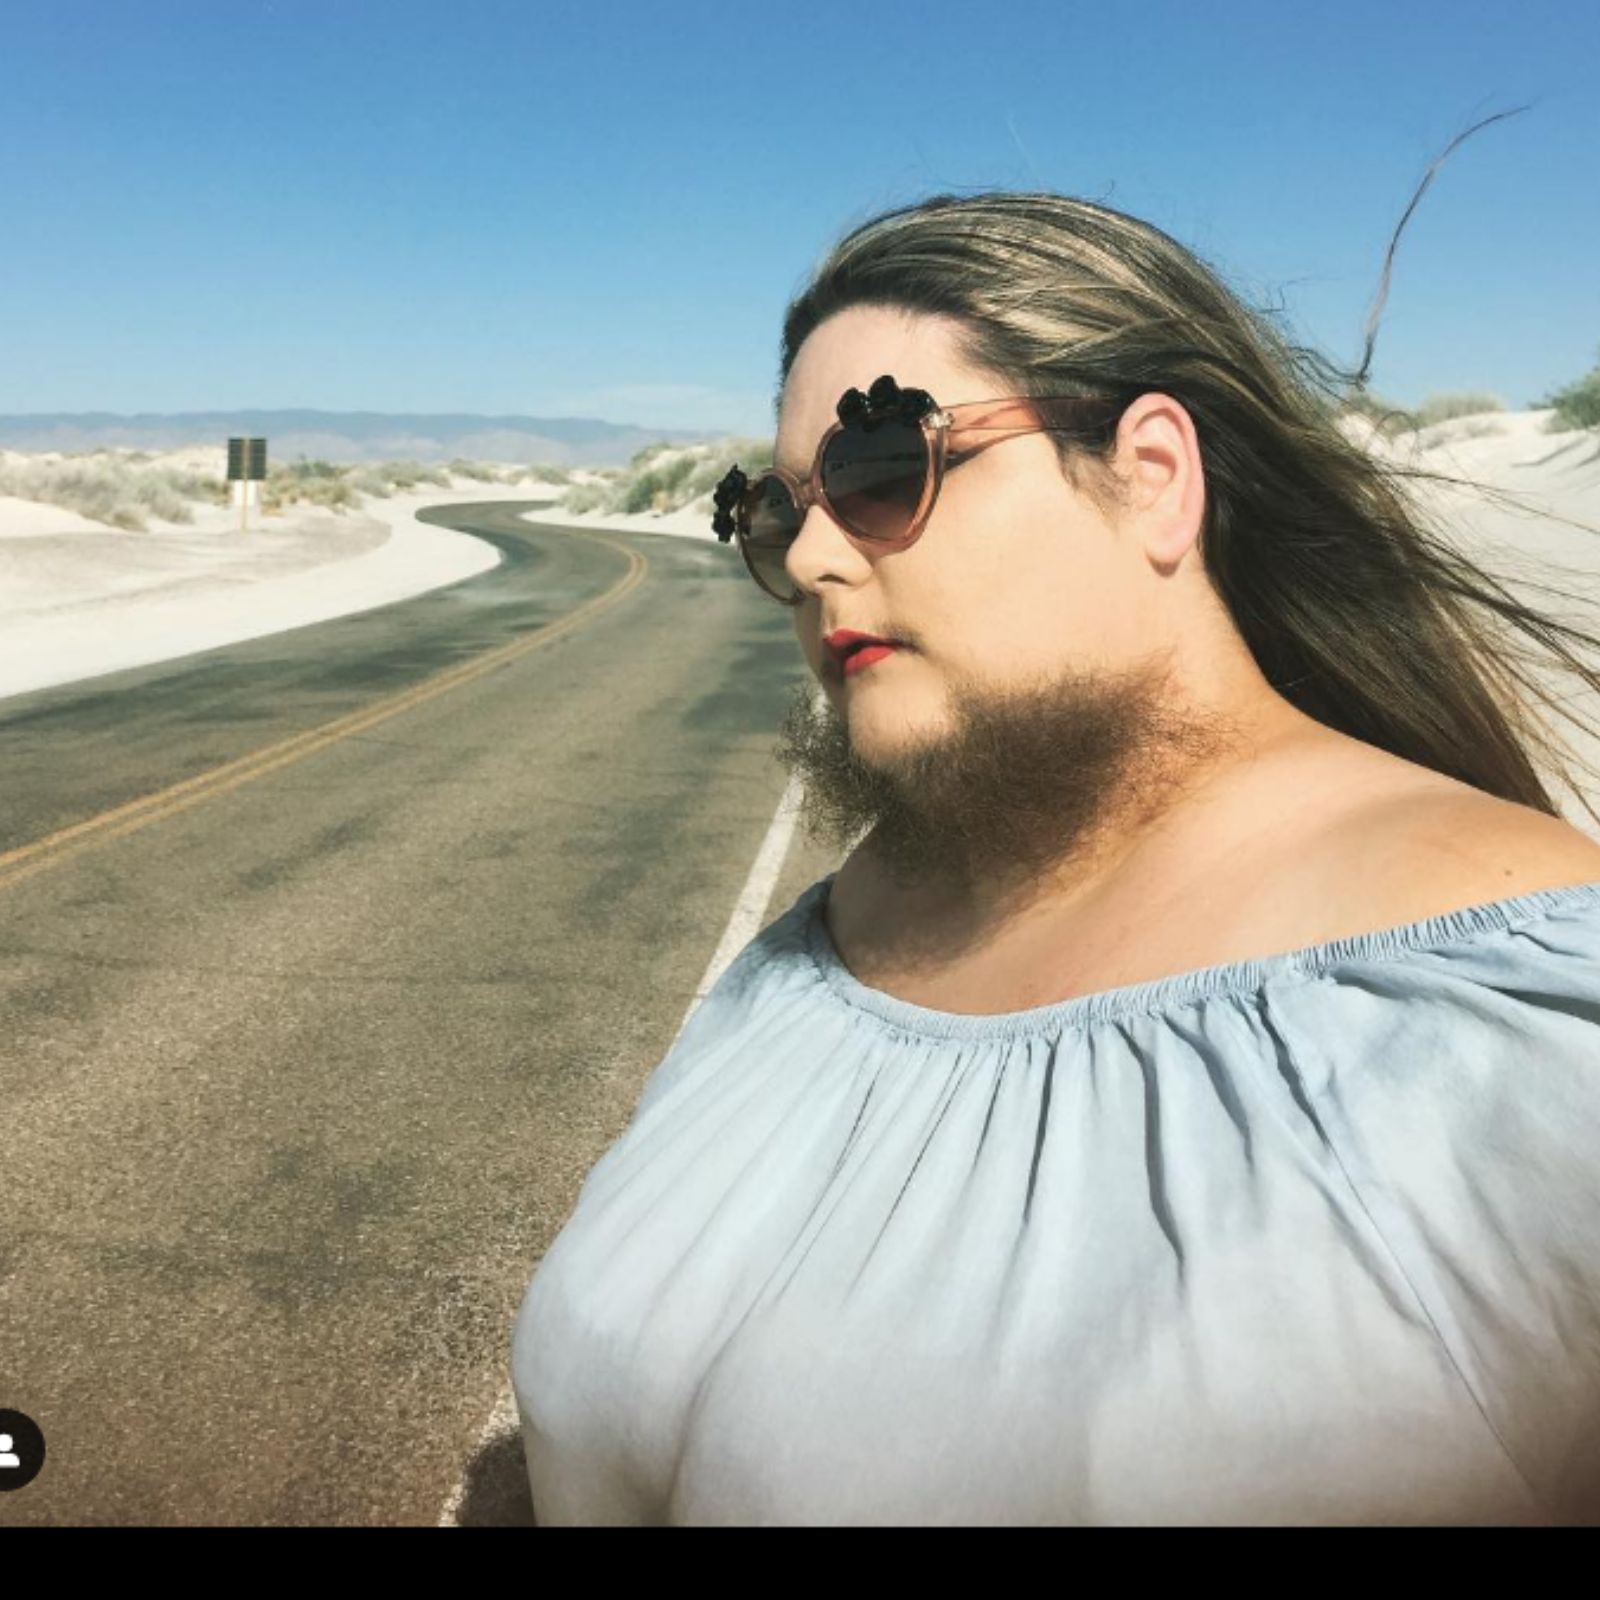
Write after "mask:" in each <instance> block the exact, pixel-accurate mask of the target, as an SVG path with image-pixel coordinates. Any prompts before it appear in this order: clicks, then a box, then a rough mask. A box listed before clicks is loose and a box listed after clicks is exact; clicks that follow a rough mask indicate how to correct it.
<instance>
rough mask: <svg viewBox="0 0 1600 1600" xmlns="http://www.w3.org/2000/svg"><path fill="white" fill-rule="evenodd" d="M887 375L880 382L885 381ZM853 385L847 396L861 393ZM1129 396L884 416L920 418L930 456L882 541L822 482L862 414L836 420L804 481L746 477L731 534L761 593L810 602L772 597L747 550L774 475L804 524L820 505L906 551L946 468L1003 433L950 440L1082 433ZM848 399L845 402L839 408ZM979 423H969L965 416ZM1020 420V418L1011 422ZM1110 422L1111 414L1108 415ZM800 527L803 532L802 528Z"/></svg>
mask: <svg viewBox="0 0 1600 1600" xmlns="http://www.w3.org/2000/svg"><path fill="white" fill-rule="evenodd" d="M882 381H883V380H882V379H880V380H879V382H880V383H881V382H882ZM858 392H859V391H855V390H851V391H849V393H852V394H854V393H858ZM1131 403H1132V402H1131V401H1128V400H1118V399H1117V398H1116V397H1115V396H1112V395H1106V394H1094V395H1047V396H1034V395H1007V396H1005V397H1003V398H1001V399H996V400H970V401H967V402H965V403H964V404H962V405H955V406H945V407H943V408H942V409H941V408H939V407H937V406H934V407H932V408H931V409H929V410H928V411H926V412H925V413H924V414H923V415H922V416H920V417H917V418H915V419H912V418H909V417H905V416H903V415H902V416H900V417H898V418H896V417H892V416H891V417H888V418H886V419H885V420H899V421H910V420H915V421H916V422H917V424H918V426H919V429H920V431H921V434H922V440H923V447H924V450H925V461H924V466H923V488H922V498H921V499H920V500H919V501H918V503H917V508H916V511H915V512H914V513H913V515H912V518H911V522H910V524H909V525H908V527H907V529H906V531H905V532H904V533H903V534H900V535H898V536H897V537H895V538H889V539H886V538H883V537H881V536H878V535H875V534H869V533H862V532H860V531H859V530H857V529H855V528H852V527H851V526H850V524H849V523H848V522H846V521H845V519H844V517H843V516H841V515H840V513H839V511H838V510H837V508H836V507H835V506H834V505H833V502H832V501H831V500H829V498H828V492H827V490H826V488H824V486H823V482H822V458H823V456H824V455H825V454H826V453H827V449H828V446H829V444H831V443H832V442H833V439H834V437H835V435H837V434H839V433H841V432H843V431H845V430H846V429H847V428H859V427H860V423H859V420H857V419H856V418H852V419H851V420H849V421H844V420H841V421H838V422H835V423H833V424H832V425H831V426H830V427H829V428H828V429H827V431H826V432H825V433H824V434H823V435H822V437H821V439H819V440H818V441H817V449H816V453H815V455H814V456H813V457H812V460H811V470H810V472H809V473H808V474H807V475H806V477H805V478H803V479H801V478H797V477H796V476H795V475H794V474H793V473H792V472H789V471H786V470H785V469H784V468H782V467H777V466H773V467H767V468H764V469H763V470H762V471H761V472H760V473H758V474H757V475H756V476H755V477H754V478H751V479H750V480H748V482H747V483H746V484H745V486H744V487H743V489H742V490H741V491H740V492H739V493H738V495H737V497H736V498H734V497H731V496H730V497H729V499H728V501H727V506H728V509H729V510H730V511H731V513H732V522H733V533H734V534H735V535H737V539H738V544H739V553H740V555H741V556H743V558H744V564H745V567H746V568H747V570H748V571H749V573H750V576H751V577H752V578H754V579H755V582H756V586H757V587H758V588H759V589H760V590H761V592H762V593H763V594H766V595H771V596H772V598H773V599H774V600H776V601H777V602H778V604H779V605H784V606H790V607H793V606H798V605H800V604H802V603H803V601H804V600H805V594H804V592H801V593H799V594H796V595H794V596H793V597H789V598H786V597H785V596H783V595H780V594H774V593H773V591H772V590H771V589H769V588H768V587H767V586H766V584H765V583H763V582H762V581H761V578H760V576H759V575H758V574H757V572H756V569H755V564H754V562H753V561H752V560H751V559H750V552H749V549H748V548H747V547H746V543H745V540H746V537H747V536H748V534H749V532H750V515H751V512H752V511H753V510H754V508H755V505H756V501H757V499H758V498H759V497H760V495H761V493H762V487H763V485H764V484H765V482H766V480H767V479H768V478H777V479H778V480H779V481H780V482H781V483H782V484H783V485H784V487H785V488H786V489H787V490H788V492H789V496H790V498H791V499H792V500H793V501H794V504H795V508H796V510H797V511H798V513H799V516H800V522H801V523H802V524H803V523H804V522H805V518H806V513H807V512H808V511H809V510H810V509H811V507H812V506H813V505H820V506H821V507H822V508H823V509H824V510H825V511H826V512H827V513H828V515H829V516H830V517H832V518H833V520H834V522H836V523H837V524H838V525H839V528H840V529H841V530H842V531H843V533H844V534H845V536H846V537H847V538H850V539H852V540H854V541H856V542H857V543H858V544H862V545H865V546H867V547H868V548H870V549H874V550H878V551H882V552H894V551H900V550H908V549H910V547H911V546H912V545H914V544H915V543H916V542H917V540H918V539H919V538H921V536H922V530H923V529H924V528H925V527H926V526H927V523H928V519H929V518H930V517H931V516H932V515H933V507H934V504H935V502H936V501H937V500H938V498H939V490H940V489H941V488H942V487H943V485H944V478H945V473H946V472H947V471H950V470H953V469H954V468H955V467H958V466H961V465H962V464H963V463H964V462H966V461H969V460H971V459H972V457H973V456H975V455H977V454H978V453H979V452H980V451H982V450H986V449H988V447H989V446H990V445H992V444H1000V443H1003V442H1004V441H1003V440H1002V439H999V438H991V439H981V440H979V441H978V442H977V443H975V444H972V445H970V446H966V445H962V444H960V443H959V442H958V443H956V444H954V445H953V443H952V440H953V439H954V440H956V441H961V440H964V439H965V438H966V436H967V435H968V434H976V433H992V434H1006V435H1009V436H1011V437H1014V438H1021V437H1022V436H1023V435H1025V434H1030V433H1079V432H1082V431H1083V429H1084V427H1085V425H1086V423H1087V422H1089V421H1091V420H1094V414H1095V413H1096V412H1097V411H1101V410H1103V408H1105V407H1108V406H1115V407H1116V413H1115V415H1116V417H1118V418H1120V417H1121V415H1122V413H1123V411H1125V410H1126V409H1127V407H1128V406H1129V405H1130V404H1131ZM843 404H844V402H842V401H841V406H843ZM978 417H987V418H988V419H989V420H988V421H986V422H983V421H978V420H975V419H976V418H978ZM968 418H971V419H974V420H964V419H968ZM1008 419H1014V420H1008ZM1107 420H1111V419H1109V418H1108V419H1107ZM736 473H737V474H738V475H739V476H740V477H742V476H743V474H742V473H738V468H737V466H735V467H734V468H733V470H732V471H731V472H730V473H729V474H728V477H726V478H724V480H723V482H724V483H727V482H728V481H729V479H731V478H733V477H734V474H736ZM797 531H798V530H797ZM727 537H728V535H727V534H725V533H724V534H719V538H722V539H724V540H726V538H727Z"/></svg>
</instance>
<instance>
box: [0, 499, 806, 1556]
mask: <svg viewBox="0 0 1600 1600" xmlns="http://www.w3.org/2000/svg"><path fill="white" fill-rule="evenodd" d="M526 504H527V503H526V502H498V503H496V502H486V503H483V504H474V505H466V506H462V505H454V506H449V507H438V508H434V509H432V510H430V511H428V512H425V513H423V514H422V516H423V520H427V521H434V522H438V523H440V524H442V525H444V526H447V527H452V528H458V529H461V530H462V531H465V532H470V533H473V534H475V535H477V536H478V537H480V538H483V539H487V540H490V541H492V542H493V543H494V544H496V545H498V546H499V547H500V548H501V549H503V550H504V551H505V553H506V560H505V561H504V562H503V563H502V564H501V565H499V566H497V567H495V568H493V569H491V570H490V571H488V572H485V573H482V574H479V575H477V576H475V577H472V578H469V579H466V580H464V581H462V582H460V583H456V584H453V585H451V586H449V587H447V588H443V589H438V590H434V591H431V592H429V593H427V594H424V595H420V596H417V597H415V598H413V599H410V600H406V601H404V602H402V603H399V604H396V605H393V606H389V607H386V608H382V609H379V610H375V611H368V612H363V613H359V614H357V615H353V616H349V617H343V618H338V619H335V620H332V621H329V622H322V623H317V624H314V625H312V626H309V627H304V628H298V629H295V630H292V631H290V632H286V633H279V634H274V635H271V636H268V637H265V638H261V639H254V640H249V641H246V642H244V643H241V644H237V645H231V646H228V647H226V648H223V649H217V650H211V651H207V652H205V653H203V654H200V655H194V656H188V657H185V658H183V659H180V660H176V661H169V662H162V663H159V664H156V665H152V666H148V667H142V668H139V669H137V670H133V671H128V672H120V673H115V674H111V675H108V676H105V677H101V678H96V679H92V680H89V681H86V682H82V683H78V684H73V685H67V686H62V687H59V688H55V689H49V690H43V691H39V692H37V693H34V694H28V695H21V696H17V697H15V698H13V699H9V700H7V701H6V702H5V703H4V705H0V772H3V773H4V805H3V806H0V1096H3V1101H0V1103H3V1106H4V1110H5V1120H4V1127H5V1138H4V1146H3V1163H0V1171H3V1177H0V1408H11V1409H17V1410H21V1411H25V1412H27V1413H28V1414H29V1415H30V1416H32V1417H33V1419H34V1420H35V1421H36V1422H37V1423H38V1424H39V1425H40V1426H41V1427H42V1429H43V1431H44V1436H45V1442H46V1448H47V1457H46V1461H45V1465H44V1469H43V1471H42V1472H41V1473H40V1475H39V1476H38V1477H37V1478H36V1479H35V1480H34V1481H33V1482H32V1483H31V1484H29V1485H27V1487H25V1488H23V1489H21V1490H17V1491H14V1492H11V1493H8V1494H0V1525H6V1524H13V1525H18V1524H35V1525H44V1524H55V1525H68V1524H70V1525H85V1524H116V1525H123V1526H126V1525H132V1524H166V1525H178V1524H182V1525H195V1524H255V1525H287V1524H347V1525H375V1526H393V1525H425V1526H432V1525H434V1524H435V1523H436V1522H437V1521H438V1519H439V1510H440V1506H441V1504H444V1503H445V1502H446V1501H447V1499H449V1498H450V1497H451V1496H452V1494H455V1495H456V1496H457V1498H458V1499H459V1502H460V1510H459V1512H458V1513H457V1514H456V1518H455V1520H457V1521H459V1522H462V1523H466V1524H474V1523H477V1524H484V1523H502V1524H503V1523H523V1524H526V1523H528V1522H529V1521H531V1512H530V1507H529V1504H528V1488H527V1479H526V1475H525V1472H524V1467H523V1463H522V1459H521V1449H520V1444H519V1443H518V1442H517V1441H516V1439H515V1437H514V1436H513V1437H511V1438H506V1437H504V1436H502V1437H500V1438H498V1439H497V1440H496V1441H495V1442H493V1444H492V1445H490V1446H487V1447H483V1448H481V1449H480V1448H479V1441H480V1439H481V1438H482V1429H483V1423H484V1418H485V1416H486V1415H488V1414H489V1413H490V1411H491V1408H492V1407H493V1406H494V1405H495V1402H496V1398H497V1396H500V1395H502V1394H503V1392H504V1390H505V1388H506V1385H507V1381H508V1377H509V1346H510V1334H511V1324H512V1320H513V1318H514V1316H515V1314H516V1309H517V1306H518V1305H519V1303H520V1301H521V1298H522V1294H523V1291H524V1290H525V1288H526V1286H527V1281H528V1278H529V1277H530V1275H531V1273H532V1271H533V1268H534V1266H535V1265H536V1263H537V1261H538V1259H539V1257H540V1255H541V1254H542V1252H543V1251H544V1249H545V1248H546V1247H547V1246H548V1244H549V1242H550V1240H551V1239H552V1238H553V1237H554V1235H555V1233H556V1232H557V1231H558V1230H559V1228H560V1227H561V1225H562V1223H563V1222H564V1221H565V1219H566V1217H567V1215H568V1214H569V1213H570V1210H571V1207H572V1205H573V1203H574V1201H575V1200H576V1198H577V1193H578V1189H579V1186H580V1185H581V1184H582V1181H583V1179H584V1177H585V1175H586V1174H587V1172H588V1170H589V1168H590V1167H591V1166H592V1165H593V1163H594V1162H595V1160H596V1159H598V1157H599V1156H600V1154H601V1153H602V1152H603V1151H604V1149H605V1148H606V1146H607V1145H609V1144H610V1143H611V1141H612V1140H613V1139H614V1138H615V1137H616V1136H617V1135H618V1134H619V1133H620V1132H621V1131H622V1129H623V1127H624V1126H625V1125H626V1123H627V1121H628V1118H629V1117H630V1115H631V1114H632V1110H633V1106H634V1103H635V1101H636V1100H637V1097H638V1093H639V1090H640V1089H641V1088H642V1086H643V1083H644V1080H645V1078H646V1077H647V1076H648V1075H649V1072H650V1071H651V1069H652V1068H653V1067H654V1066H655V1064H656V1063H657V1061H659V1060H660V1058H661V1057H662V1056H663V1055H664V1054H665V1052H666V1050H667V1048H668V1047H669V1045H670V1044H671V1042H672V1040H673V1038H674V1037H675V1036H676V1033H677V1030H678V1028H679V1026H680V1024H681V1022H682V1020H683V1016H684V1013H685V1009H686V1008H687V1007H688V1005H689V1004H690V1002H691V999H692V997H693V995H694V992H695V987H696V984H697V983H698V981H699V980H700V978H701V976H702V974H703V973H704V971H705V968H706V962H707V960H708V957H709V956H710V953H711V952H712V950H713V948H714V947H715V946H716V945H717V941H718V938H719V936H720V935H721V934H722V932H723V929H724V927H725V925H726V923H727V919H728V914H729V909H730V906H731V905H732V903H733V901H734V899H735V897H736V895H737V894H738V891H739V888H740V885H741V884H742V882H743V881H744V878H745V875H746V872H747V870H748V868H749V865H750V862H751V858H752V857H753V856H754V855H755V853H756V851H757V849H758V848H759V846H760V845H761V842H762V840H763V837H764V835H766V833H767V831H768V828H769V825H770V824H771V822H772V818H773V813H774V811H775V809H776V808H777V806H778V803H779V800H780V797H781V796H782V794H783V791H784V788H785V784H786V781H787V778H786V774H785V773H784V772H783V770H782V769H781V768H780V767H779V766H778V765H777V764H776V762H774V761H773V760H772V757H771V751H772V746H773V742H774V736H775V734H776V731H777V727H778V723H779V719H780V717H781V714H782V709H783V706H784V704H785V702H786V701H787V698H788V696H789V693H790V691H791V688H792V686H793V685H794V684H796V683H798V682H805V681H808V680H809V676H810V675H809V673H808V672H807V670H806V668H805V664H804V662H803V660H802V658H801V656H800V652H799V648H798V646H797V645H796V643H795V641H794V638H793V634H792V632H791V628H790V619H789V615H788V613H787V612H785V611H783V610H782V609H781V608H780V607H778V606H776V605H773V604H772V603H771V602H770V601H767V600H765V599H764V598H763V597H762V596H761V595H760V594H759V593H758V592H757V591H756V589H755V587H754V585H753V584H752V583H751V582H750V580H749V578H748V577H747V576H746V574H745V572H744V569H743V567H742V565H741V563H740V561H739V557H738V555H737V553H736V552H735V551H734V550H732V549H730V548H728V547H726V546H722V545H720V544H715V543H712V542H709V541H707V542H700V541H695V540H688V539H682V538H673V537H669V536H663V535H650V534H635V533H620V532H612V531H606V532H603V533H602V532H598V531H595V530H585V529H558V528H551V527H546V526H535V525H532V524H529V523H526V522H522V521H520V520H519V519H518V517H517V512H518V511H519V510H521V509H524V508H525V506H526ZM835 865H837V861H836V860H834V859H832V858H830V857H828V856H825V855H822V854H819V853H818V852H817V851H816V849H815V848H814V847H813V846H811V845H810V844H809V843H807V842H805V841H803V840H802V839H800V838H797V839H796V840H795V842H794V844H793V847H792V848H791V849H790V850H789V853H788V855H787V856H786V857H785V859H784V864H783V870H782V873H781V875H780V877H779V880H778V883H777V885H776V887H775V888H774V890H773V894H772V898H771V901H770V910H769V912H768V914H767V916H766V917H765V918H764V919H763V921H764V922H765V921H770V920H772V918H773V917H775V916H776V915H777V914H778V913H779V912H781V911H783V910H785V909H787V907H788V906H789V905H790V904H791V903H792V901H793V899H794V897H795V896H796V895H797V894H798V893H799V892H800V891H801V890H802V889H804V888H805V887H806V886H807V885H808V884H809V883H811V882H813V881H814V880H815V879H816V878H817V877H819V876H821V875H822V874H823V873H825V872H827V871H830V870H832V868H833V867H834V866H835ZM475 1451H476V1452H477V1453H476V1454H475Z"/></svg>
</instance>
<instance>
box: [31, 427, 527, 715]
mask: <svg viewBox="0 0 1600 1600" xmlns="http://www.w3.org/2000/svg"><path fill="white" fill-rule="evenodd" d="M191 453H192V454H196V455H199V454H203V453H204V452H200V451H196V452H191ZM182 454H183V453H182V452H173V453H171V454H169V455H168V456H165V457H162V458H161V459H162V460H163V461H164V462H167V463H170V464H182V465H195V466H202V467H204V468H205V469H206V470H208V471H215V472H216V473H217V475H218V476H220V475H221V471H222V470H223V469H222V468H219V467H217V465H216V463H215V462H213V461H211V460H209V459H205V460H197V461H195V462H192V463H191V462H189V461H187V460H184V461H182V462H179V461H177V460H175V458H176V457H178V456H180V455H182ZM16 459H17V458H16V456H14V455H13V456H12V457H11V460H12V461H15V460H16ZM558 492H559V491H558V490H557V489H556V488H554V487H553V486H552V485H550V484H544V483H539V482H537V481H535V480H532V479H528V480H524V481H523V482H522V483H512V484H495V483H484V482H479V481H477V480H474V479H470V478H454V479H452V480H451V485H450V487H448V488H444V487H437V486H431V485H430V486H425V487H424V488H421V489H419V490H418V491H416V492H413V493H409V494H404V495H396V496H392V497H388V498H384V499H377V498H372V499H367V500H365V501H364V502H363V503H362V505H361V507H360V509H359V511H355V512H339V513H334V512H331V511H325V510H322V509H320V508H317V507H314V506H300V507H291V508H289V509H288V510H286V511H285V512H283V513H280V514H277V515H274V516H263V515H262V513H261V512H260V511H259V510H258V509H255V508H252V509H251V511H250V513H249V527H248V530H247V531H244V532H241V531H240V527H239V521H240V517H239V511H238V509H237V508H236V507H226V506H217V505H212V504H207V503H200V502H195V503H193V505H192V509H193V512H194V521H193V522H192V523H182V522H171V521H166V520H163V519H160V518H151V519H150V522H149V525H148V527H147V528H146V529H145V530H143V531H140V532H130V531H128V530H126V529H121V528H113V527H107V526H106V525H105V524H103V523H98V522H95V521H93V520H92V519H90V518H88V517H84V516H81V515H79V514H78V513H76V512H73V511H67V510H64V509H62V508H61V507H58V506H50V505H43V504H40V503H38V502H36V501H28V500H19V499H16V498H15V497H10V496H0V699H4V698H5V697H7V696H12V695H18V694H25V693H28V692H29V691H31V690H35V689H44V688H52V687H54V686H56V685H59V684H64V683H76V682H78V681H80V680H82V679H85V678H93V677H98V676H99V675H100V674H102V673H106V672H118V671H122V670H123V669H125V668H128V667H137V666H145V665H148V664H150V663H152V662H157V661H168V660H173V659H175V658H177V657H180V656H186V655H192V654H194V653H195V652H196V651H200V650H210V649H214V648H216V647H217V646H219V645H225V644H233V643H236V642H238V641H240V640H243V639H255V638H259V637H261V636H262V635H265V634H271V633H281V632H284V631H286V630H288V629H291V628H300V627H304V626H305V625H306V624H308V623H312V622H321V621H324V620H326V619H328V618H330V617H339V616H346V615H349V614H351V613H353V612H358V611H368V610H371V609H372V608H373V607H375V606H381V605H388V604H390V603H391V602H393V601H396V600H404V599H408V598H410V597H411V596H413V595H417V594H422V593H425V592H426V591H427V590H429V589H436V588H439V587H441V586H442V585H444V584H449V583H457V582H459V581H460V580H461V579H463V578H469V577H472V576H473V575H474V574H476V573H479V572H483V571H486V570H487V569H488V568H490V567H493V566H496V565H498V564H499V562H500V561H501V559H502V557H501V554H500V552H499V550H497V549H496V548H495V547H494V546H493V545H491V544H489V543H487V542H486V541H484V540H482V539H476V538H473V537H471V536H470V535H468V534H462V533H456V532H453V531H452V530H450V529H448V528H439V527H435V526H433V525H432V524H430V523H424V522H420V521H418V520H417V517H416V515H415V513H416V512H417V511H418V510H419V509H421V508H422V507H424V506H437V505H448V504H452V503H459V502H463V501H471V500H489V499H501V498H511V497H522V496H524V495H526V496H527V497H528V498H529V499H533V498H537V497H540V496H549V495H553V494H555V493H558Z"/></svg>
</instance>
